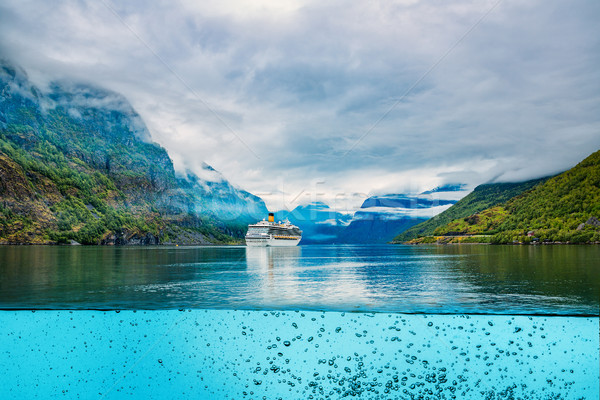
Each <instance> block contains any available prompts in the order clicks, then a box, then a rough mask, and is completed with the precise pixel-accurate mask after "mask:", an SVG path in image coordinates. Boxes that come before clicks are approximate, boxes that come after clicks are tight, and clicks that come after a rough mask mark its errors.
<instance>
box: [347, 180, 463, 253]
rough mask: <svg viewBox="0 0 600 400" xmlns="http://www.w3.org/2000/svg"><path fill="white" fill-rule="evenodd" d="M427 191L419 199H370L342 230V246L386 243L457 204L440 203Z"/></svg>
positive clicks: (397, 196) (403, 196)
mask: <svg viewBox="0 0 600 400" xmlns="http://www.w3.org/2000/svg"><path fill="white" fill-rule="evenodd" d="M431 193H434V191H429V192H427V193H421V194H420V195H418V196H409V195H406V194H386V195H381V196H371V197H369V198H367V199H365V201H363V204H362V205H361V207H360V209H359V210H358V211H356V212H355V213H354V218H353V219H352V221H351V222H350V224H349V225H348V227H347V228H346V229H344V231H343V233H342V235H341V236H340V241H342V242H344V243H387V242H389V241H390V240H392V239H394V237H395V236H396V235H397V234H398V232H403V231H405V230H406V229H409V228H411V227H412V226H414V225H417V224H419V223H421V222H423V221H425V220H427V219H428V218H430V217H431V216H433V215H435V214H438V213H440V212H442V211H443V210H445V209H446V208H447V207H448V206H450V205H452V204H454V203H456V200H449V199H443V198H442V199H440V198H439V197H440V196H439V194H437V192H436V196H435V197H434V196H432V195H431Z"/></svg>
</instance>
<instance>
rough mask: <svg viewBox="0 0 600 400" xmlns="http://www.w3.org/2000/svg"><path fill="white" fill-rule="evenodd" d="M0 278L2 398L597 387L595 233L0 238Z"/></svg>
mask: <svg viewBox="0 0 600 400" xmlns="http://www.w3.org/2000/svg"><path fill="white" fill-rule="evenodd" d="M0 277H1V281H0V308H2V309H3V310H4V311H1V312H0V326H2V329H1V330H0V355H1V356H0V397H1V398H9V399H13V398H14V399H17V398H36V397H37V398H48V397H65V398H111V399H112V398H182V397H183V398H201V399H204V398H206V399H216V398H233V399H238V398H248V399H250V398H252V399H261V398H265V399H272V398H283V399H305V398H341V397H353V396H360V397H361V398H382V399H383V398H386V399H387V398H406V399H412V398H431V399H438V398H439V399H446V398H447V399H450V398H461V399H462V398H469V399H480V398H489V399H500V398H506V399H512V398H515V399H516V398H531V399H547V398H552V399H556V398H561V399H571V398H573V399H579V398H585V399H588V398H589V399H596V398H598V394H599V389H598V382H599V379H600V377H599V367H598V362H599V359H598V358H599V357H598V352H599V339H598V334H599V328H598V310H599V299H600V248H599V247H598V246H539V247H534V246H484V245H467V246H464V245H463V246H432V247H425V246H423V247H421V246H419V247H410V246H392V245H385V246H303V247H296V248H245V247H143V248H142V247H84V246H73V247H20V246H17V247H12V246H7V247H0ZM109 310H111V311H109ZM32 311H33V312H32Z"/></svg>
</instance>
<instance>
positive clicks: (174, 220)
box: [0, 61, 266, 244]
mask: <svg viewBox="0 0 600 400" xmlns="http://www.w3.org/2000/svg"><path fill="white" fill-rule="evenodd" d="M0 94H1V97H0V243H52V242H68V241H69V240H74V241H77V242H80V243H87V244H96V243H107V244H113V243H116V244H126V243H144V244H156V243H159V242H183V243H207V242H215V241H220V242H227V241H231V240H233V238H232V237H231V235H233V236H236V237H240V236H241V234H242V233H243V229H242V228H241V226H242V225H243V224H244V223H245V222H246V221H247V220H251V219H254V218H255V217H256V216H250V215H249V210H248V208H246V209H242V208H239V210H238V214H237V215H235V216H233V215H232V214H231V213H229V214H227V216H226V218H224V220H221V219H220V218H219V217H218V216H219V212H220V207H219V204H235V203H240V202H251V203H253V206H251V207H250V208H251V209H252V210H254V211H256V210H260V211H263V212H261V214H264V213H265V212H266V207H265V206H264V203H263V202H262V200H260V199H258V198H257V197H255V196H252V195H250V194H249V193H247V192H244V191H241V190H238V189H235V188H233V187H232V186H231V185H229V183H228V182H226V181H225V180H221V181H220V182H205V181H202V180H200V179H199V178H198V177H196V176H195V175H193V174H191V173H188V174H187V176H185V177H181V176H177V174H176V173H175V171H174V169H173V164H172V161H171V159H170V158H169V155H168V154H167V152H166V151H165V150H164V149H163V148H162V147H160V146H159V145H157V144H156V143H152V142H150V134H149V132H148V130H147V128H146V126H145V124H144V122H143V121H142V119H141V118H140V117H139V115H138V114H137V113H136V112H135V110H133V108H132V107H131V105H130V104H129V103H128V102H127V100H125V98H123V97H122V96H120V95H119V94H116V93H114V92H110V91H106V90H103V89H99V88H95V87H91V86H88V85H73V84H69V83H54V84H52V85H51V86H50V92H49V93H42V92H41V91H40V90H39V89H37V88H36V87H35V86H33V85H32V84H31V83H30V82H29V80H28V78H27V75H26V74H25V72H24V71H22V70H21V69H19V68H17V67H14V66H12V65H10V64H9V63H7V62H4V61H3V62H0ZM213 189H214V190H213ZM207 204H209V205H210V207H209V206H207Z"/></svg>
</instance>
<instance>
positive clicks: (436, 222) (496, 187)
mask: <svg viewBox="0 0 600 400" xmlns="http://www.w3.org/2000/svg"><path fill="white" fill-rule="evenodd" d="M547 179H548V178H541V179H534V180H530V181H527V182H520V183H491V184H485V185H480V186H477V187H476V188H475V190H473V192H471V193H470V194H469V195H467V196H466V197H465V198H463V199H461V200H460V201H459V202H458V203H456V204H454V205H453V206H452V207H450V208H449V209H447V210H446V211H444V212H442V213H440V214H438V215H436V216H435V217H433V218H431V219H428V220H427V221H425V222H422V223H420V224H418V225H415V226H413V227H412V228H410V229H407V230H406V231H404V232H402V233H401V234H400V235H398V236H396V237H395V238H394V242H405V241H409V240H412V239H416V238H418V237H421V236H430V235H433V234H434V232H435V231H436V229H438V228H440V227H443V226H444V225H446V224H448V223H450V222H452V221H454V220H456V219H459V218H464V217H468V216H470V215H473V214H475V213H477V212H480V211H483V210H485V209H487V208H489V207H493V206H496V205H498V204H501V203H504V202H506V201H508V200H509V199H511V198H512V197H514V196H517V195H519V194H521V193H523V192H524V191H526V190H529V189H531V188H532V187H534V186H536V185H539V184H542V183H543V182H545V181H546V180H547Z"/></svg>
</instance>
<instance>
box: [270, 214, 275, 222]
mask: <svg viewBox="0 0 600 400" xmlns="http://www.w3.org/2000/svg"><path fill="white" fill-rule="evenodd" d="M269 222H275V215H274V214H273V213H269Z"/></svg>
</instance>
